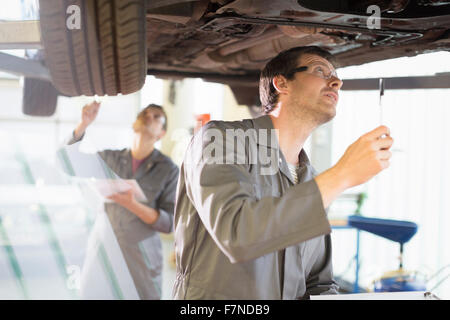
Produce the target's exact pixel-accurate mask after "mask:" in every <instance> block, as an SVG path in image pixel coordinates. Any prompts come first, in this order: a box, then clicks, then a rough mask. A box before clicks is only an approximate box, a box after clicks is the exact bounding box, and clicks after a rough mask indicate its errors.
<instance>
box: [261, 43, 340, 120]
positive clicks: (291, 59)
mask: <svg viewBox="0 0 450 320" xmlns="http://www.w3.org/2000/svg"><path fill="white" fill-rule="evenodd" d="M304 54H314V55H317V56H319V57H322V58H324V59H327V60H328V61H329V62H330V63H331V64H332V65H333V66H334V67H336V63H337V62H336V59H335V57H334V56H333V55H332V54H331V53H329V52H328V51H326V50H324V49H322V48H319V47H317V46H306V47H295V48H291V49H288V50H285V51H283V52H280V53H279V54H278V55H277V56H276V57H275V58H273V59H272V60H270V61H269V62H268V63H267V64H266V66H265V67H264V69H263V70H262V71H261V75H260V78H259V98H260V100H261V107H262V108H264V113H265V114H268V113H270V112H271V111H272V110H273V109H274V108H275V105H276V104H277V102H278V92H277V90H276V89H275V87H274V86H273V84H272V80H273V78H274V77H275V76H278V75H283V76H284V77H285V78H286V79H288V80H292V79H293V78H294V74H288V73H289V71H291V70H292V69H295V68H296V67H298V66H297V63H298V60H299V59H300V57H301V56H302V55H304Z"/></svg>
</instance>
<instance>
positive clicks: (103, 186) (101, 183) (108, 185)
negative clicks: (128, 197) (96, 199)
mask: <svg viewBox="0 0 450 320" xmlns="http://www.w3.org/2000/svg"><path fill="white" fill-rule="evenodd" d="M92 183H93V184H94V185H95V187H96V189H97V190H98V192H99V193H100V194H101V195H102V196H103V197H105V198H107V197H109V196H110V195H112V194H114V193H118V192H119V193H121V192H127V191H128V190H130V189H132V190H133V194H134V196H135V198H136V200H137V201H140V202H147V197H146V196H145V194H144V192H143V191H142V189H141V187H139V184H138V183H137V181H136V180H134V179H126V180H122V179H119V180H116V179H101V180H92ZM105 201H106V202H113V201H112V200H109V199H106V200H105Z"/></svg>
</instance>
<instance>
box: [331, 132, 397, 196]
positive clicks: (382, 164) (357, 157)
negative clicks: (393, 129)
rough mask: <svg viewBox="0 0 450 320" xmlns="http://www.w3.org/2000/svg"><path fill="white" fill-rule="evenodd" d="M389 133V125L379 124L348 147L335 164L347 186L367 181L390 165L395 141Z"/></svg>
mask: <svg viewBox="0 0 450 320" xmlns="http://www.w3.org/2000/svg"><path fill="white" fill-rule="evenodd" d="M389 133H390V131H389V128H388V127H386V126H379V127H378V128H376V129H374V130H372V131H370V132H368V133H366V134H364V135H363V136H361V137H360V138H359V139H358V140H356V141H355V142H354V143H353V144H351V145H350V146H349V147H348V148H347V150H346V151H345V153H344V155H343V156H342V157H341V159H339V161H338V163H337V164H336V165H335V166H334V167H335V169H338V170H339V171H340V172H341V173H342V174H343V177H344V179H345V181H346V185H347V188H350V187H353V186H357V185H359V184H362V183H364V182H367V181H368V180H370V179H371V178H372V177H373V176H375V175H376V174H378V173H379V172H380V171H382V170H383V169H386V168H387V167H389V159H390V158H391V156H392V153H391V151H389V149H390V148H391V146H392V143H393V142H394V140H393V139H392V138H391V136H390V135H389Z"/></svg>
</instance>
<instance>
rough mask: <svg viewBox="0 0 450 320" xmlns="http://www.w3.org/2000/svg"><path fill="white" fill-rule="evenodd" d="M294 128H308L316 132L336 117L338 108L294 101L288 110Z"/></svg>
mask: <svg viewBox="0 0 450 320" xmlns="http://www.w3.org/2000/svg"><path fill="white" fill-rule="evenodd" d="M288 110H289V114H290V116H291V117H292V122H293V125H294V126H306V127H309V128H311V129H312V130H314V129H315V128H317V127H318V126H320V125H322V124H324V123H327V122H329V121H331V120H332V119H333V118H334V117H335V116H336V106H331V105H325V104H322V103H316V104H312V103H308V102H305V101H301V100H294V101H293V102H292V103H291V105H290V106H289V108H288Z"/></svg>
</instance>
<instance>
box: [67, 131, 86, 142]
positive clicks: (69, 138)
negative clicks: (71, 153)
mask: <svg viewBox="0 0 450 320" xmlns="http://www.w3.org/2000/svg"><path fill="white" fill-rule="evenodd" d="M84 134H85V133H83V135H82V136H81V137H80V138H79V139H75V130H73V131H72V134H71V135H70V136H68V137H67V138H66V140H65V141H64V144H74V143H76V142H78V141H81V140H83V138H84Z"/></svg>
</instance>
